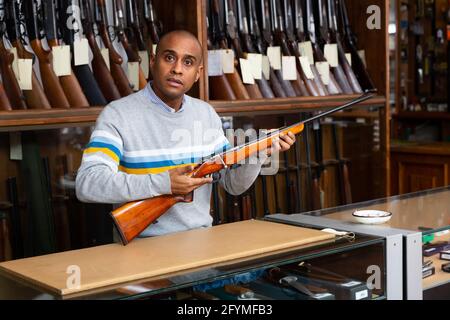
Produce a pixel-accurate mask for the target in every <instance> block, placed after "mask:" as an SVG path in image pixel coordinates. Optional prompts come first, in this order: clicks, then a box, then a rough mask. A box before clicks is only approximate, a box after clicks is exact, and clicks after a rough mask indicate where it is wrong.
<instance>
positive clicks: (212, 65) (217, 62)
mask: <svg viewBox="0 0 450 320" xmlns="http://www.w3.org/2000/svg"><path fill="white" fill-rule="evenodd" d="M221 75H223V68H222V53H221V52H220V50H209V51H208V76H210V77H217V76H221Z"/></svg>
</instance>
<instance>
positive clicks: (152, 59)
mask: <svg viewBox="0 0 450 320" xmlns="http://www.w3.org/2000/svg"><path fill="white" fill-rule="evenodd" d="M155 62H156V57H155V54H154V53H152V54H150V61H149V64H150V70H152V71H153V66H154V65H155Z"/></svg>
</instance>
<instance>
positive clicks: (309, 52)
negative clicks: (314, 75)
mask: <svg viewBox="0 0 450 320" xmlns="http://www.w3.org/2000/svg"><path fill="white" fill-rule="evenodd" d="M298 51H299V52H300V55H301V56H302V57H308V60H309V64H314V53H313V48H312V43H311V41H306V42H300V43H299V44H298Z"/></svg>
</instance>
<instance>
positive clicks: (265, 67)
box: [262, 56, 270, 80]
mask: <svg viewBox="0 0 450 320" xmlns="http://www.w3.org/2000/svg"><path fill="white" fill-rule="evenodd" d="M262 72H263V75H264V79H266V80H270V61H269V57H268V56H263V57H262Z"/></svg>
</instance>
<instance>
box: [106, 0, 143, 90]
mask: <svg viewBox="0 0 450 320" xmlns="http://www.w3.org/2000/svg"><path fill="white" fill-rule="evenodd" d="M129 1H130V0H128V3H130V2H129ZM113 3H114V4H115V6H114V8H113V13H114V15H113V16H114V24H115V25H114V27H115V29H116V34H117V36H118V37H119V41H120V43H121V44H122V45H123V48H124V49H125V52H126V53H127V57H128V62H137V63H140V62H141V58H140V57H139V53H138V52H137V47H136V45H135V44H134V43H132V42H131V41H130V39H128V36H127V33H126V32H125V29H126V24H125V16H124V9H123V4H122V0H113ZM129 31H130V30H129ZM134 37H135V35H134V36H133V38H134ZM146 85H147V80H146V79H145V76H144V72H143V71H142V68H141V67H140V66H139V89H143V88H144V87H145V86H146ZM136 91H137V90H136Z"/></svg>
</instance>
